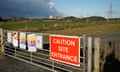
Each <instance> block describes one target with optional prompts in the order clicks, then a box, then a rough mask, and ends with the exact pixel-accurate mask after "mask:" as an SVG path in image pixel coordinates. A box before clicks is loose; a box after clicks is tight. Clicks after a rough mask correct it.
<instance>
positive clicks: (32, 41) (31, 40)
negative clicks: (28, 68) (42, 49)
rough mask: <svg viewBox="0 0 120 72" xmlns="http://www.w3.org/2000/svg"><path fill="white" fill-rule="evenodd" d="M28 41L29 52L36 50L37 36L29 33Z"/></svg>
mask: <svg viewBox="0 0 120 72" xmlns="http://www.w3.org/2000/svg"><path fill="white" fill-rule="evenodd" d="M27 41H28V51H29V52H36V51H37V48H36V37H35V34H29V35H27Z"/></svg>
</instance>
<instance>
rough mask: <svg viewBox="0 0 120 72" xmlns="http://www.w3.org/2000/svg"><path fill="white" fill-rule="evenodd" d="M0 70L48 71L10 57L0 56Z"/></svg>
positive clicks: (0, 71) (19, 71) (14, 71)
mask: <svg viewBox="0 0 120 72" xmlns="http://www.w3.org/2000/svg"><path fill="white" fill-rule="evenodd" d="M0 72H48V71H47V70H43V69H42V68H39V67H36V66H33V65H31V64H28V63H25V62H22V61H19V60H17V59H14V58H11V57H8V56H6V57H4V58H0Z"/></svg>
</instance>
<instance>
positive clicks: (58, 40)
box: [50, 35, 80, 66]
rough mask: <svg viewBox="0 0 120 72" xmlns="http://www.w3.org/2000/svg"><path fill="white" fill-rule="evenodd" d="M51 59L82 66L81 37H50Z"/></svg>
mask: <svg viewBox="0 0 120 72" xmlns="http://www.w3.org/2000/svg"><path fill="white" fill-rule="evenodd" d="M50 59H52V60H56V61H60V62H64V63H67V64H72V65H75V66H80V39H79V37H74V36H63V35H50Z"/></svg>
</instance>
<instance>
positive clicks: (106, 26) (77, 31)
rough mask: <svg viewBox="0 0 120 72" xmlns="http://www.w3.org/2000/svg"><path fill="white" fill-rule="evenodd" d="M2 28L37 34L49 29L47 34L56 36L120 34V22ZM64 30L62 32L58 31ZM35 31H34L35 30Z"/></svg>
mask: <svg viewBox="0 0 120 72" xmlns="http://www.w3.org/2000/svg"><path fill="white" fill-rule="evenodd" d="M0 28H3V29H5V30H19V29H23V30H25V28H27V29H29V31H32V29H36V30H35V32H40V29H41V28H47V29H48V30H47V31H42V32H46V33H54V34H70V35H71V34H72V35H81V34H98V33H110V32H120V20H116V21H109V22H107V21H92V22H75V21H16V22H13V21H9V22H3V23H2V24H0ZM59 28H62V29H60V30H57V29H59ZM33 31H34V30H33Z"/></svg>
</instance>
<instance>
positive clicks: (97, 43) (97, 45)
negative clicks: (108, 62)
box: [93, 37, 100, 72]
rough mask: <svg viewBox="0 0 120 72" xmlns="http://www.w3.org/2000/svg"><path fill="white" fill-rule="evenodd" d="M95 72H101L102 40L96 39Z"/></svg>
mask: <svg viewBox="0 0 120 72" xmlns="http://www.w3.org/2000/svg"><path fill="white" fill-rule="evenodd" d="M93 71H94V72H99V71H100V38H99V37H95V39H94V70H93Z"/></svg>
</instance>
